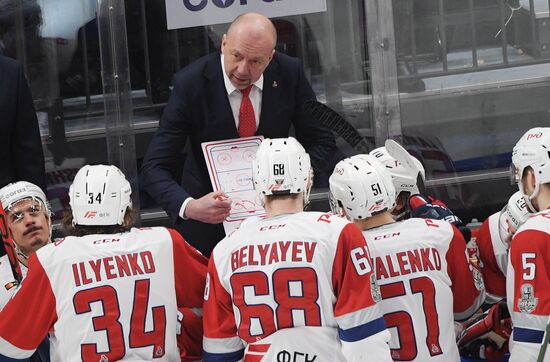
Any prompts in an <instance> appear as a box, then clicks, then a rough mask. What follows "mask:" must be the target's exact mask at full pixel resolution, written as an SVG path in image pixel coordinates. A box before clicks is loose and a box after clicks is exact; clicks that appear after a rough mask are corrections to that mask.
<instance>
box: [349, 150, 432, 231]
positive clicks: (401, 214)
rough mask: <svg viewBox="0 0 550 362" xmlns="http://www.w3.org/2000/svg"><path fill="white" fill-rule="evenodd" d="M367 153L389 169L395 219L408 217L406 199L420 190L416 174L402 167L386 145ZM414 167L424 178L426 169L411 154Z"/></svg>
mask: <svg viewBox="0 0 550 362" xmlns="http://www.w3.org/2000/svg"><path fill="white" fill-rule="evenodd" d="M369 155H371V156H374V157H376V159H377V161H378V162H380V163H381V164H383V165H384V166H385V167H386V169H387V170H388V171H389V173H390V175H391V179H392V183H393V186H394V187H395V195H396V200H395V207H394V208H393V210H391V213H392V215H393V216H394V218H395V220H398V221H399V220H403V219H408V218H409V217H410V210H409V208H408V200H409V197H410V196H411V195H415V194H419V193H420V190H419V189H418V185H417V184H416V175H411V174H410V173H409V172H408V170H406V169H405V167H403V165H402V164H401V162H399V161H398V160H396V159H395V158H393V157H392V156H391V155H390V154H389V153H388V151H387V150H386V147H378V148H375V149H374V150H372V151H370V152H369ZM364 156H365V155H362V154H360V155H356V156H353V157H352V158H356V157H358V158H361V157H364ZM411 158H412V160H413V162H414V163H415V165H416V167H418V169H419V170H420V177H422V179H423V180H426V171H425V170H424V166H422V163H421V162H420V161H419V160H418V159H417V158H416V157H414V156H411Z"/></svg>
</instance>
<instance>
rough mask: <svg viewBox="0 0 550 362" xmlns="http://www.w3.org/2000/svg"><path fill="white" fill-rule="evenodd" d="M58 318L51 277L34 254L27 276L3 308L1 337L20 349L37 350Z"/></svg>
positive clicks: (0, 318)
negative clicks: (49, 277)
mask: <svg viewBox="0 0 550 362" xmlns="http://www.w3.org/2000/svg"><path fill="white" fill-rule="evenodd" d="M56 321H57V314H56V310H55V296H54V294H53V291H52V287H51V284H50V280H49V279H48V276H47V275H46V272H45V271H44V268H43V267H42V264H40V262H39V260H38V258H37V257H36V255H34V254H33V255H32V256H31V257H30V258H29V272H28V273H27V277H26V278H25V279H24V280H23V283H22V284H21V287H20V289H19V291H18V292H17V293H16V294H15V296H14V297H13V299H12V300H10V302H9V303H8V304H7V305H6V307H5V308H4V309H3V310H2V312H0V337H1V338H3V339H5V340H6V341H7V342H8V343H10V344H12V345H13V346H14V347H16V348H18V349H25V350H34V349H36V348H37V347H38V345H39V344H40V342H42V340H43V339H44V337H46V335H47V334H48V332H49V331H50V329H51V327H52V326H53V324H54V323H55V322H56ZM2 353H3V352H2Z"/></svg>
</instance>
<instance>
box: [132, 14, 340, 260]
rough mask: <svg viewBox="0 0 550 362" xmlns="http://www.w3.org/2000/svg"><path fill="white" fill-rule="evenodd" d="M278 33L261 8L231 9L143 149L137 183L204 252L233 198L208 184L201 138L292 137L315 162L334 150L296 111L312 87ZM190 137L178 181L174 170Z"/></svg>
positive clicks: (185, 73) (178, 83)
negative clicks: (235, 12)
mask: <svg viewBox="0 0 550 362" xmlns="http://www.w3.org/2000/svg"><path fill="white" fill-rule="evenodd" d="M276 42H277V33H276V30H275V27H274V26H273V23H272V22H271V21H270V20H269V19H268V18H266V17H265V16H263V15H260V14H256V13H246V14H242V15H240V16H239V17H237V18H236V19H235V20H234V21H233V23H232V24H231V26H230V27H229V30H228V31H227V34H225V35H224V36H223V39H222V43H221V54H220V53H219V52H215V53H212V54H209V55H207V56H205V57H202V58H200V59H198V60H196V61H195V62H194V63H192V64H190V65H189V66H187V67H185V68H184V69H182V70H180V71H179V72H178V73H176V75H175V76H174V79H173V86H174V88H173V91H172V94H171V96H170V99H169V101H168V105H167V106H166V108H165V109H164V113H163V116H162V119H161V121H160V125H159V128H158V130H157V132H156V133H155V135H154V137H153V139H152V141H151V144H150V145H149V148H148V150H147V154H146V155H145V159H144V161H143V165H142V168H141V174H140V185H141V187H142V189H143V190H145V191H146V192H147V193H148V194H149V195H150V196H151V197H152V198H153V199H154V200H155V201H156V202H157V203H159V204H160V205H161V206H162V208H163V209H164V210H165V211H166V212H167V213H168V215H169V216H170V219H171V221H172V223H173V224H174V227H175V228H176V229H177V230H178V231H179V232H180V233H181V234H182V235H183V236H184V237H185V239H186V240H187V241H188V242H190V243H191V244H192V245H193V246H195V247H196V248H197V249H199V250H200V251H201V252H203V253H204V254H205V255H207V256H208V255H210V252H211V251H212V249H213V248H214V245H216V243H217V242H218V241H220V240H221V239H222V238H223V237H224V235H225V234H224V231H223V227H222V224H221V222H222V221H223V220H224V218H225V217H226V216H227V215H228V214H229V210H230V208H231V203H230V201H229V200H226V199H225V197H224V195H223V193H220V192H212V188H211V184H210V181H209V178H208V173H207V169H206V164H205V161H204V158H203V157H202V151H201V143H202V142H206V141H215V140H225V139H234V138H239V137H248V136H253V135H263V136H264V137H269V138H281V137H287V136H288V135H289V130H290V127H291V125H292V126H294V129H295V133H296V138H297V139H298V140H299V141H300V142H301V143H302V144H303V145H304V147H305V148H306V151H307V152H308V153H309V154H310V156H311V158H312V164H313V167H314V169H321V168H322V167H323V166H324V164H325V162H326V160H328V159H330V158H331V156H332V154H333V153H334V152H335V149H336V146H335V141H334V137H333V135H332V133H331V131H330V130H328V129H327V128H325V127H323V126H322V125H320V123H319V122H318V121H317V120H315V119H310V118H309V117H307V116H306V115H304V114H302V105H303V103H304V102H305V101H306V100H311V99H315V94H314V93H313V90H312V89H311V86H310V84H309V82H308V80H307V79H306V77H305V74H304V70H303V67H302V63H301V61H300V60H298V59H296V58H292V57H289V56H287V55H284V54H281V53H279V52H276V51H275V45H276ZM188 139H189V142H190V147H189V148H188V149H189V150H190V152H189V153H188V154H187V157H186V159H185V164H184V167H183V177H182V185H180V184H179V182H178V181H177V180H176V179H175V178H174V176H173V170H174V169H176V168H177V165H178V164H179V163H181V162H183V160H181V157H180V155H181V151H182V150H183V148H184V146H185V144H186V142H187V140H188Z"/></svg>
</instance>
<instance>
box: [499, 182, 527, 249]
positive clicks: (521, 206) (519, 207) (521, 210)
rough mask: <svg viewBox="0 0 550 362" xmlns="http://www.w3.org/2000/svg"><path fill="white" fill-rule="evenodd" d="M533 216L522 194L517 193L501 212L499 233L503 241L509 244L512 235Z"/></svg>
mask: <svg viewBox="0 0 550 362" xmlns="http://www.w3.org/2000/svg"><path fill="white" fill-rule="evenodd" d="M531 215H532V214H531V213H530V212H529V209H528V208H527V204H526V202H525V199H524V197H523V195H522V193H521V192H520V191H516V192H515V193H514V194H513V195H512V196H511V197H510V199H509V200H508V203H507V204H506V205H505V206H504V208H502V211H501V212H500V217H499V225H500V226H499V227H500V230H499V231H500V237H501V239H502V240H503V241H504V242H505V243H506V244H509V243H510V240H511V238H512V235H513V234H514V233H515V232H516V231H517V229H519V227H520V226H521V225H522V224H523V223H524V222H525V221H527V219H528V218H529V217H530V216H531ZM511 228H513V229H511Z"/></svg>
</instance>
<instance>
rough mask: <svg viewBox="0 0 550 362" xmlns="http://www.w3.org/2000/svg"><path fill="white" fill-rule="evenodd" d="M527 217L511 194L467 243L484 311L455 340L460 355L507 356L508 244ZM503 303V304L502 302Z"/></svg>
mask: <svg viewBox="0 0 550 362" xmlns="http://www.w3.org/2000/svg"><path fill="white" fill-rule="evenodd" d="M530 215H531V213H530V212H529V211H528V210H527V205H526V204H525V200H524V199H523V196H522V194H521V192H519V191H518V192H516V193H515V194H513V195H512V196H511V197H510V199H509V200H508V203H507V204H506V205H505V206H504V208H503V209H502V210H501V211H499V212H496V213H494V214H493V215H491V216H489V217H488V218H487V219H486V220H485V221H484V222H483V224H481V227H480V228H479V229H478V230H477V233H476V236H475V237H472V240H471V241H470V242H469V243H468V245H467V249H468V255H469V257H470V262H471V263H472V264H475V265H476V267H477V269H478V270H479V271H480V272H481V274H482V275H483V280H484V282H485V288H486V292H487V293H486V297H485V303H486V304H493V306H491V307H490V308H489V309H488V310H487V311H485V312H483V313H481V314H479V315H477V316H475V318H473V319H471V320H468V321H467V322H466V323H465V325H466V326H467V328H466V329H465V330H464V331H462V332H461V333H460V336H459V338H458V340H457V343H458V347H459V351H460V355H461V356H463V357H469V358H484V359H488V360H489V361H498V360H501V359H502V358H503V356H504V355H505V354H506V353H508V344H509V343H508V340H509V337H510V335H511V332H512V323H511V319H510V313H509V311H508V308H507V306H506V303H505V299H506V268H507V265H508V248H509V247H510V240H511V238H512V236H513V235H514V233H515V232H516V231H517V229H518V228H519V227H520V225H521V224H523V223H524V222H525V221H526V220H527V219H528V218H529V216H530ZM503 300H504V301H503Z"/></svg>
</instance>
